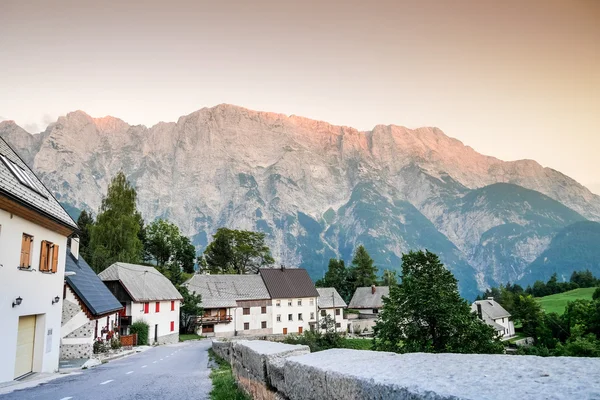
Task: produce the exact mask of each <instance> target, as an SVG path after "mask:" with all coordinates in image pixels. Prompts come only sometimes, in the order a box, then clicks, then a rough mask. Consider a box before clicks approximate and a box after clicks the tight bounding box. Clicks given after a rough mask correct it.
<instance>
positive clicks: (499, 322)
mask: <svg viewBox="0 0 600 400" xmlns="http://www.w3.org/2000/svg"><path fill="white" fill-rule="evenodd" d="M471 311H472V312H475V313H477V317H479V319H480V320H482V321H483V322H485V323H486V324H488V325H489V326H491V327H493V328H494V329H495V330H496V332H497V333H498V336H499V337H500V338H502V339H507V338H510V337H512V336H514V335H515V325H514V323H513V322H512V321H511V320H510V317H511V315H510V313H509V312H508V311H506V310H505V309H504V307H502V306H501V305H500V304H499V303H498V302H497V301H495V300H494V298H493V297H488V298H487V299H485V300H477V301H476V302H474V303H473V304H471Z"/></svg>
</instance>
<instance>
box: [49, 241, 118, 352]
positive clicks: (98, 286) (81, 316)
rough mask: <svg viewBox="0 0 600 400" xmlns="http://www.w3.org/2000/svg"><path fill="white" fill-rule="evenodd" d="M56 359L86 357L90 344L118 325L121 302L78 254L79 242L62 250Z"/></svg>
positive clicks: (92, 346)
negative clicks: (60, 297)
mask: <svg viewBox="0 0 600 400" xmlns="http://www.w3.org/2000/svg"><path fill="white" fill-rule="evenodd" d="M65 271H66V273H65V275H66V277H65V286H64V291H63V306H62V327H61V330H60V337H61V340H60V358H61V359H73V358H89V357H91V356H92V353H93V348H94V341H96V340H98V339H101V340H105V339H107V338H108V337H109V336H111V335H112V333H111V332H114V330H115V329H116V327H117V326H118V324H119V311H121V309H122V308H123V306H122V305H121V303H120V302H119V301H118V300H117V298H116V297H115V296H113V294H112V293H111V292H110V290H108V288H107V287H106V286H105V285H104V282H102V280H101V279H100V278H99V277H98V275H96V273H95V272H94V271H93V270H92V268H91V267H90V266H89V265H88V264H87V263H86V262H85V260H84V259H83V258H82V257H81V256H80V255H79V240H78V239H75V238H73V239H71V247H70V248H67V249H66V263H65Z"/></svg>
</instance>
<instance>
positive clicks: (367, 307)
mask: <svg viewBox="0 0 600 400" xmlns="http://www.w3.org/2000/svg"><path fill="white" fill-rule="evenodd" d="M389 294H390V288H389V286H375V285H373V286H370V287H359V288H356V290H355V291H354V295H353V296H352V299H351V300H350V304H349V305H348V308H350V309H353V310H357V311H358V312H359V314H358V317H359V318H358V319H354V320H352V323H351V324H350V332H351V333H355V334H358V335H370V334H371V333H372V332H373V327H374V326H375V321H376V320H377V315H378V314H379V311H380V310H381V309H382V308H383V297H387V296H389Z"/></svg>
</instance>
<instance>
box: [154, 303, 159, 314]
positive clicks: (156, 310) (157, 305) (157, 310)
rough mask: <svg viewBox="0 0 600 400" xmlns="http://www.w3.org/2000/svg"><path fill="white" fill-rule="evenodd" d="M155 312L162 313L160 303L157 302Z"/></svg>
mask: <svg viewBox="0 0 600 400" xmlns="http://www.w3.org/2000/svg"><path fill="white" fill-rule="evenodd" d="M154 311H155V312H160V301H157V302H156V308H155V310H154Z"/></svg>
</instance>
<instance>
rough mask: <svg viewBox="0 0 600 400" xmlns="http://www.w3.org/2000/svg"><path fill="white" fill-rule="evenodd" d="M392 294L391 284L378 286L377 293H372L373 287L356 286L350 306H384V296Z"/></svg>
mask: <svg viewBox="0 0 600 400" xmlns="http://www.w3.org/2000/svg"><path fill="white" fill-rule="evenodd" d="M389 295H390V288H389V286H376V287H375V294H373V293H372V287H371V286H368V287H359V288H356V291H355V292H354V295H353V296H352V300H350V304H349V305H348V307H349V308H381V307H383V301H382V300H381V298H382V297H383V296H386V297H387V296H389Z"/></svg>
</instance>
